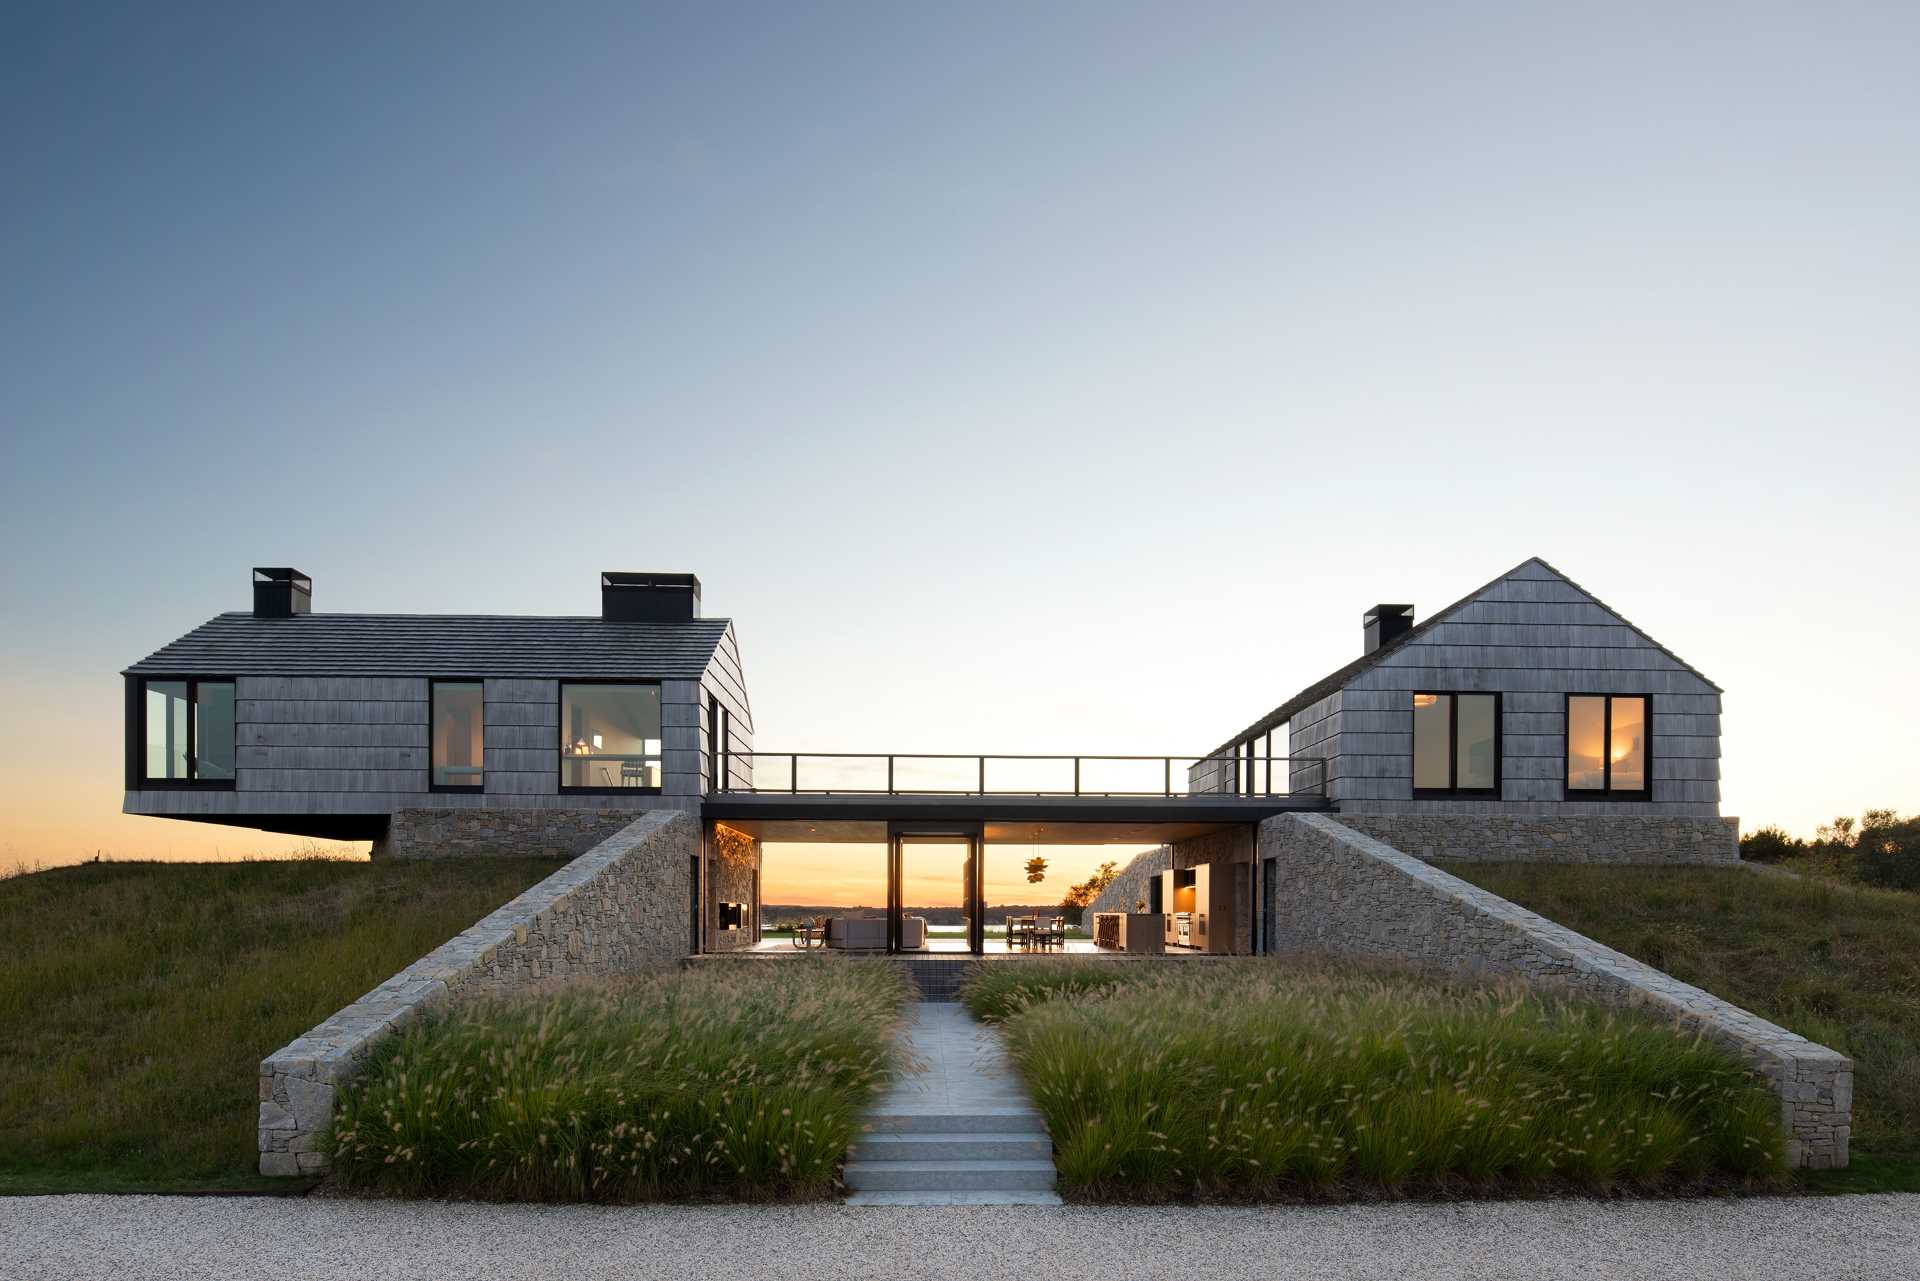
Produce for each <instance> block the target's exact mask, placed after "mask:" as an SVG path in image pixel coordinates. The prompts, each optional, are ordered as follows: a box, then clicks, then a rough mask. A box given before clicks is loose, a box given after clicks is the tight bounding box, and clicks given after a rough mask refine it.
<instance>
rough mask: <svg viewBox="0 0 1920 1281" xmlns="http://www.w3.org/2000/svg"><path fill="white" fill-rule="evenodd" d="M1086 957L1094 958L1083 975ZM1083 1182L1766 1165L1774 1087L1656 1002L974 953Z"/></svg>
mask: <svg viewBox="0 0 1920 1281" xmlns="http://www.w3.org/2000/svg"><path fill="white" fill-rule="evenodd" d="M1096 972H1097V976H1096ZM965 999H966V1000H967V1003H968V1005H969V1007H970V1008H971V1009H973V1011H974V1012H975V1013H976V1014H977V1015H979V1016H980V1017H984V1018H990V1019H995V1020H998V1021H1000V1022H1001V1024H1002V1028H1003V1031H1004V1033H1005V1036H1006V1039H1007V1043H1008V1048H1009V1050H1010V1052H1011V1054H1012V1056H1013V1059H1014V1061H1015V1063H1016V1064H1017V1065H1018V1067H1019V1069H1020V1071H1021V1073H1022V1075H1023V1076H1024V1077H1025V1079H1026V1081H1027V1083H1028V1085H1029V1087H1030V1088H1031V1089H1032V1091H1033V1093H1034V1096H1035V1099H1036V1101H1037V1102H1038V1104H1039V1106H1040V1108H1041V1110H1042V1111H1043V1112H1044V1113H1045V1115H1046V1118H1047V1125H1048V1129H1049V1130H1050V1131H1051V1132H1052V1135H1053V1141H1054V1146H1055V1149H1056V1151H1055V1163H1056V1164H1057V1165H1058V1167H1059V1171H1060V1182H1061V1186H1062V1188H1063V1190H1065V1191H1068V1192H1071V1193H1074V1194H1076V1195H1078V1196H1080V1197H1083V1198H1088V1199H1127V1200H1166V1199H1179V1198H1191V1197H1202V1198H1230V1199H1253V1200H1259V1199H1274V1198H1293V1197H1330V1196H1355V1195H1361V1196H1365V1195H1405V1194H1408V1193H1412V1192H1421V1193H1438V1194H1447V1193H1458V1194H1481V1195H1486V1194H1501V1195H1507V1194H1513V1193H1527V1192H1551V1191H1578V1192H1585V1193H1609V1192H1618V1191H1639V1192H1648V1191H1661V1190H1683V1189H1689V1188H1696V1189H1697V1188H1701V1187H1706V1186H1712V1185H1722V1186H1725V1185H1731V1184H1738V1185H1742V1186H1748V1187H1760V1186H1770V1185H1773V1184H1775V1183H1777V1182H1779V1181H1780V1180H1781V1179H1782V1178H1783V1177H1784V1175H1785V1171H1786V1160H1785V1140H1784V1136H1783V1135H1782V1133H1781V1129H1780V1123H1779V1104H1778V1102H1777V1100H1776V1099H1775V1098H1774V1096H1773V1095H1772V1093H1771V1092H1770V1091H1769V1090H1768V1088H1767V1086H1766V1084H1765V1082H1764V1081H1761V1080H1759V1079H1758V1078H1756V1076H1755V1075H1754V1074H1753V1073H1752V1072H1751V1071H1750V1070H1749V1069H1748V1068H1747V1067H1745V1066H1744V1065H1743V1064H1742V1063H1740V1062H1739V1061H1738V1060H1737V1059H1736V1058H1734V1057H1733V1056H1732V1054H1731V1053H1730V1052H1728V1051H1726V1050H1724V1049H1722V1048H1721V1047H1719V1046H1717V1045H1714V1044H1712V1043H1710V1042H1707V1041H1705V1040H1703V1039H1701V1038H1700V1037H1698V1036H1697V1035H1694V1034H1692V1033H1689V1032H1686V1031H1682V1030H1680V1029H1678V1028H1675V1027H1673V1026H1669V1025H1667V1024H1664V1023H1662V1022H1658V1021H1656V1020H1654V1019H1653V1018H1651V1017H1648V1016H1644V1015H1640V1014H1636V1013H1632V1012H1622V1011H1616V1010H1607V1009H1603V1008H1600V1007H1597V1006H1594V1005H1590V1004H1587V1003H1583V1002H1578V1001H1572V1000H1564V999H1559V998H1555V997H1550V996H1544V995H1541V994H1539V993H1537V992H1530V991H1526V990H1523V989H1521V988H1518V987H1503V986H1486V985H1480V984H1473V983H1467V982H1461V981H1449V980H1444V979H1439V978H1434V977H1430V976H1424V975H1416V974H1413V973H1410V972H1406V971H1393V970H1386V969H1380V968H1363V969H1356V968H1355V967H1354V966H1353V965H1352V964H1351V963H1342V965H1341V966H1340V968H1338V969H1335V968H1332V967H1331V966H1329V965H1328V964H1327V963H1325V962H1320V961H1314V960H1310V959H1299V958H1269V959H1263V960H1259V961H1247V962H1211V961H1210V962H1185V963H1180V962H1175V963H1163V964H1154V963H1130V964H1111V965H1101V966H1092V965H1084V964H1082V965H1079V966H1075V965H1074V964H1073V963H1072V962H1066V963H1061V962H1053V963H1049V962H1033V963H1029V964H1021V965H1014V964H1007V963H1002V964H995V965H988V966H982V967H980V970H979V972H978V973H977V975H976V976H975V977H974V978H973V980H972V982H971V984H970V986H969V988H968V991H967V993H966V997H965Z"/></svg>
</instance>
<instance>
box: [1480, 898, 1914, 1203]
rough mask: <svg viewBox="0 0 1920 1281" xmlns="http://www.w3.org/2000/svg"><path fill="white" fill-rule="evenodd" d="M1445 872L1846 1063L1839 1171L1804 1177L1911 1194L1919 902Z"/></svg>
mask: <svg viewBox="0 0 1920 1281" xmlns="http://www.w3.org/2000/svg"><path fill="white" fill-rule="evenodd" d="M1446 870H1448V871H1450V872H1453V873H1455V874H1456V875H1459V876H1462V877H1464V878H1466V879H1467V880H1470V881H1472V882H1473V883H1474V884H1476V885H1480V886H1483V887H1485V888H1486V889H1489V890H1492V891H1493V892H1494V893H1496V894H1499V895H1501V896H1502V897H1504V898H1508V899H1511V900H1513V901H1514V902H1516V903H1519V904H1521V905H1522V906H1524V907H1528V908H1531V909H1532V910H1534V911H1536V912H1539V913H1540V914H1541V915H1542V916H1546V917H1548V918H1550V919H1552V920H1555V921H1558V922H1560V923H1561V924H1563V925H1566V926H1568V927H1569V928H1571V929H1576V930H1579V931H1580V932H1581V933H1583V934H1586V935H1588V936H1589V937H1591V938H1595V939H1598V940H1599V941H1600V942H1602V943H1605V944H1607V945H1608V946H1610V947H1614V948H1618V949H1619V950H1620V951H1622V952H1625V953H1627V954H1628V955H1629V956H1632V957H1635V958H1637V959H1639V960H1642V961H1645V962H1647V963H1648V964H1649V965H1653V966H1657V967H1658V968H1660V969H1662V970H1665V971H1666V972H1667V973H1669V974H1672V975H1674V976H1675V977H1676V978H1680V979H1684V980H1685V981H1686V982H1689V983H1692V984H1694V985H1696V986H1698V987H1702V988H1705V989H1706V990H1707V991H1709V992H1712V993H1713V994H1714V995H1716V996H1720V997H1723V998H1725V999H1726V1000H1729V1001H1732V1002H1733V1003H1734V1004H1736V1005H1739V1006H1743V1007H1745V1008H1746V1009H1749V1010H1752V1011H1753V1012H1754V1013H1756V1014H1759V1015H1761V1016H1762V1017H1763V1018H1767V1019H1771V1020H1772V1021H1774V1022H1775V1023H1778V1024H1780V1025H1781V1026H1782V1027H1786V1028H1790V1029H1791V1030H1793V1031H1795V1032H1798V1033H1800V1034H1801V1035H1802V1036H1806V1037H1809V1038H1811V1039H1812V1040H1815V1041H1818V1042H1820V1043H1822V1044H1824V1045H1830V1046H1832V1047H1833V1048H1834V1049H1837V1050H1840V1051H1842V1052H1843V1053H1845V1054H1848V1055H1850V1056H1852V1058H1853V1060H1854V1087H1853V1107H1854V1112H1853V1159H1854V1160H1853V1167H1852V1168H1851V1169H1848V1170H1839V1171H1832V1172H1823V1173H1814V1174H1809V1175H1807V1176H1805V1180H1804V1181H1805V1183H1806V1185H1807V1186H1808V1187H1810V1188H1812V1189H1815V1190H1833V1191H1914V1192H1920V895H1915V894H1912V893H1909V892H1904V891H1899V890H1875V889H1867V888H1864V887H1859V886H1852V885H1845V884H1841V883H1838V882H1836V881H1833V880H1828V879H1819V878H1798V879H1796V878H1793V877H1787V876H1778V875H1765V874H1756V873H1754V872H1751V871H1746V870H1742V869H1739V868H1704V867H1695V868H1651V867H1549V866H1539V865H1533V864H1520V863H1486V864H1468V865H1464V866H1463V865H1457V864H1453V863H1449V864H1447V865H1446Z"/></svg>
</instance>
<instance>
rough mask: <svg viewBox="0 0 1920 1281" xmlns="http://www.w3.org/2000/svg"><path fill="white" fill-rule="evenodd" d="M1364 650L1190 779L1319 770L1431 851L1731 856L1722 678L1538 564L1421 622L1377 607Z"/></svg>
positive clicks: (1257, 785) (1224, 782) (1233, 781)
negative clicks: (1271, 766)
mask: <svg viewBox="0 0 1920 1281" xmlns="http://www.w3.org/2000/svg"><path fill="white" fill-rule="evenodd" d="M1361 627H1362V645H1361V653H1360V655H1359V656H1358V657H1357V658H1355V659H1354V660H1353V661H1352V662H1350V663H1348V664H1346V665H1345V666H1343V667H1341V668H1339V669H1338V670H1336V671H1334V672H1332V673H1330V674H1329V675H1327V676H1325V677H1323V678H1322V679H1320V680H1318V681H1315V682H1314V683H1313V684H1311V685H1309V686H1307V687H1306V688H1305V689H1303V690H1301V691H1300V692H1299V693H1298V694H1295V695H1294V696H1293V697H1292V698H1290V699H1288V700H1287V701H1286V702H1284V703H1282V704H1281V705H1280V706H1279V707H1276V708H1274V709H1273V710H1272V711H1270V712H1268V713H1267V714H1266V715H1265V716H1262V717H1261V718H1260V719H1258V720H1256V721H1255V722H1253V724H1251V725H1249V726H1247V727H1246V728H1245V729H1243V730H1241V731H1240V732H1239V733H1237V734H1235V735H1234V736H1233V737H1232V738H1231V739H1229V740H1228V741H1227V742H1226V743H1223V744H1222V745H1221V746H1220V747H1219V748H1217V749H1216V750H1215V751H1214V752H1212V753H1210V754H1209V756H1208V759H1207V760H1205V761H1203V762H1201V763H1199V764H1197V765H1196V766H1195V767H1194V769H1193V771H1192V777H1191V785H1192V787H1193V788H1194V789H1195V790H1196V791H1229V792H1231V791H1245V790H1264V789H1266V788H1268V787H1270V786H1272V785H1274V784H1275V783H1277V782H1278V780H1277V779H1273V778H1269V777H1268V776H1267V775H1266V774H1265V773H1263V772H1262V765H1261V762H1262V761H1263V760H1267V759H1284V761H1285V763H1286V764H1285V767H1286V769H1287V770H1288V771H1289V773H1290V775H1291V776H1292V777H1293V778H1295V779H1299V778H1305V777H1311V778H1313V779H1314V780H1316V781H1324V795H1325V796H1326V799H1327V801H1328V802H1329V804H1331V805H1332V806H1333V808H1334V809H1335V810H1337V811H1338V812H1339V813H1340V815H1341V817H1342V820H1343V821H1346V820H1348V819H1359V820H1362V822H1361V824H1360V825H1361V826H1363V827H1364V828H1365V829H1366V830H1368V831H1371V832H1373V833H1374V834H1376V835H1380V836H1382V837H1383V839H1393V838H1404V840H1405V841H1406V842H1407V843H1408V845H1410V846H1412V847H1413V851H1414V852H1417V853H1420V854H1422V855H1423V856H1428V857H1442V858H1444V857H1459V858H1473V857H1479V858H1486V857H1527V856H1529V855H1534V856H1539V857H1551V858H1559V859H1561V860H1563V861H1564V860H1565V859H1567V858H1569V857H1574V856H1577V857H1580V858H1583V859H1591V860H1603V861H1644V860H1647V859H1658V858H1660V857H1661V855H1662V854H1663V852H1664V853H1666V854H1668V855H1670V856H1671V857H1675V858H1679V857H1685V856H1693V855H1697V854H1699V853H1700V852H1702V849H1703V848H1706V849H1720V850H1722V851H1724V852H1725V853H1726V856H1727V857H1732V856H1733V855H1732V850H1733V848H1734V846H1735V844H1736V838H1735V833H1734V831H1733V829H1732V828H1731V827H1729V826H1728V825H1727V823H1725V822H1723V821H1722V820H1721V818H1720V696H1721V690H1720V687H1719V686H1718V685H1715V684H1714V683H1713V682H1712V681H1710V680H1708V679H1707V678H1706V677H1705V676H1703V675H1701V674H1700V672H1698V671H1696V670H1695V669H1694V668H1693V667H1691V666H1689V665H1688V664H1687V663H1686V662H1684V661H1683V660H1682V659H1680V658H1679V657H1678V656H1677V655H1675V654H1674V653H1673V652H1672V651H1671V650H1668V649H1667V648H1666V647H1664V646H1662V645H1661V644H1660V643H1659V642H1658V641H1656V640H1654V639H1653V638H1652V637H1651V636H1649V635H1647V634H1646V633H1645V632H1643V631H1641V630H1640V629H1639V628H1638V627H1636V626H1634V625H1633V624H1632V623H1631V622H1629V621H1628V620H1627V619H1626V618H1625V617H1623V616H1622V615H1621V614H1619V613H1618V612H1617V611H1615V610H1614V609H1613V608H1612V607H1611V606H1609V605H1607V604H1606V603H1605V602H1603V601H1601V600H1600V599H1599V598H1598V597H1596V596H1594V595H1593V594H1592V593H1591V592H1588V591H1587V590H1586V589H1585V588H1583V587H1581V586H1580V585H1579V584H1578V583H1575V582H1574V581H1573V580H1572V579H1570V578H1568V577H1567V576H1566V575H1565V574H1562V573H1561V572H1560V571H1559V570H1557V569H1555V568H1554V567H1553V566H1551V565H1549V564H1547V563H1546V562H1545V561H1543V560H1540V559H1538V558H1535V559H1531V560H1528V561H1526V562H1524V563H1522V564H1520V565H1518V566H1516V567H1514V568H1513V569H1512V570H1509V571H1508V572H1507V573H1505V574H1502V575H1501V576H1500V577H1498V578H1496V579H1494V580H1493V581H1492V582H1490V583H1488V584H1487V585H1486V586H1484V587H1482V588H1480V589H1479V590H1478V591H1475V592H1472V593H1470V594H1469V595H1467V596H1466V597H1464V598H1462V599H1460V600H1457V601H1455V602H1454V603H1453V604H1451V605H1448V606H1447V607H1446V608H1444V609H1442V610H1440V611H1439V612H1438V613H1436V614H1434V615H1433V616H1432V617H1430V618H1427V619H1425V620H1423V621H1416V620H1415V610H1414V607H1413V606H1412V605H1398V604H1396V605H1376V606H1374V607H1373V608H1372V609H1370V610H1368V611H1367V612H1366V614H1365V617H1364V618H1363V620H1362V625H1361Z"/></svg>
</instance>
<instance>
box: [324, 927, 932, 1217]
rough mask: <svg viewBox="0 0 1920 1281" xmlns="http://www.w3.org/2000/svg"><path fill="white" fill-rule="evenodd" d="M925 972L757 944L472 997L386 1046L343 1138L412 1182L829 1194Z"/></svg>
mask: <svg viewBox="0 0 1920 1281" xmlns="http://www.w3.org/2000/svg"><path fill="white" fill-rule="evenodd" d="M910 990H911V989H910V984H909V981H908V980H907V978H906V976H905V974H904V972H903V971H902V970H901V969H900V967H898V966H894V965H889V964H886V963H883V962H871V961H848V960H843V959H836V960H834V961H825V960H817V961H803V960H796V961H792V962H789V963H786V964H768V963H765V962H752V961H748V962H736V963H732V964H725V963H722V964H707V965H701V966H697V967H694V968H691V969H675V970H668V971H663V972H661V973H658V974H654V975H648V976H644V977H639V978H630V979H615V980H606V981H601V982H595V983H581V984H574V985H569V986H565V987H560V988H556V989H549V990H545V991H536V992H530V993H526V994H523V995H518V996H514V997H509V998H504V999H496V1000H489V1001H479V1002H472V1003H463V1004H459V1005H455V1006H453V1007H451V1008H449V1009H447V1010H445V1011H444V1012H441V1013H439V1014H437V1015H434V1016H430V1017H429V1018H427V1019H423V1020H421V1021H420V1022H419V1023H417V1024H415V1025H413V1026H412V1027H410V1028H408V1029H407V1030H405V1031H404V1032H402V1033H401V1034H400V1035H398V1036H395V1037H393V1038H391V1039H390V1040H389V1041H388V1042H387V1043H386V1044H385V1046H383V1048H382V1049H381V1050H379V1051H377V1052H376V1057H375V1059H374V1060H373V1061H372V1062H371V1063H370V1064H369V1068H368V1071H367V1073H366V1075H365V1076H364V1077H363V1078H362V1081H361V1083H360V1084H358V1085H357V1086H355V1087H353V1088H351V1089H349V1090H347V1091H345V1092H344V1093H343V1095H342V1099H341V1102H340V1105H339V1107H338V1110H337V1111H336V1113H335V1121H334V1131H333V1133H332V1135H331V1136H330V1139H329V1143H328V1145H327V1146H328V1150H329V1151H330V1153H331V1155H332V1159H333V1167H334V1170H335V1173H336V1174H337V1176H338V1177H339V1178H340V1180H341V1182H342V1183H343V1184H344V1185H345V1186H347V1187H349V1188H354V1189H358V1190H364V1191H377V1192H387V1193H394V1194H399V1195H408V1196H462V1197H477V1198H484V1199H498V1200H532V1201H582V1200H588V1201H616V1202H619V1201H651V1200H660V1199H666V1198H681V1197H721V1198H728V1199H761V1198H772V1197H780V1198H805V1197H817V1196H821V1195H824V1194H826V1193H828V1192H830V1191H831V1190H832V1189H833V1187H834V1186H835V1176H836V1173H837V1171H838V1168H839V1165H840V1162H841V1160H842V1159H843V1158H844V1157H845V1156H846V1153H847V1147H848V1145H849V1144H850V1143H851V1142H852V1141H853V1138H854V1135H855V1134H856V1132H857V1131H858V1128H859V1117H860V1113H861V1111H862V1109H863V1108H864V1107H865V1105H866V1103H867V1102H868V1100H869V1099H871V1097H872V1096H873V1094H874V1092H875V1091H876V1090H877V1089H878V1088H879V1086H880V1085H881V1084H882V1083H883V1082H884V1081H885V1080H886V1079H887V1077H888V1075H889V1073H890V1072H891V1070H892V1069H893V1067H894V1066H895V1054H896V1051H895V1047H894V1033H895V1030H896V1028H897V1027H898V1025H899V1018H900V1010H901V1007H902V1004H903V1003H904V1002H905V1001H906V1000H907V999H908V997H909V995H910Z"/></svg>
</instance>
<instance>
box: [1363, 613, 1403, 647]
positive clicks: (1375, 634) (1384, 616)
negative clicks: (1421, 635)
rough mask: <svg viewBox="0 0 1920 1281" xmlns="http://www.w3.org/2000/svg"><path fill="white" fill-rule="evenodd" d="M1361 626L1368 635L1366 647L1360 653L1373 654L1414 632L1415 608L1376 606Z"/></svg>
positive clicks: (1367, 614)
mask: <svg viewBox="0 0 1920 1281" xmlns="http://www.w3.org/2000/svg"><path fill="white" fill-rule="evenodd" d="M1360 626H1361V629H1362V630H1363V631H1364V632H1365V634H1366V647H1365V648H1364V649H1362V650H1361V651H1360V652H1361V653H1362V654H1371V653H1373V651H1375V650H1376V649H1379V648H1380V647H1381V646H1382V645H1391V644H1393V643H1394V642H1395V641H1397V640H1399V639H1400V638H1401V637H1402V636H1405V635H1406V634H1407V633H1408V632H1410V631H1412V630H1413V606H1411V605H1375V606H1374V607H1373V608H1372V609H1370V610H1368V611H1367V613H1366V617H1364V618H1362V619H1361V620H1360Z"/></svg>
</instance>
